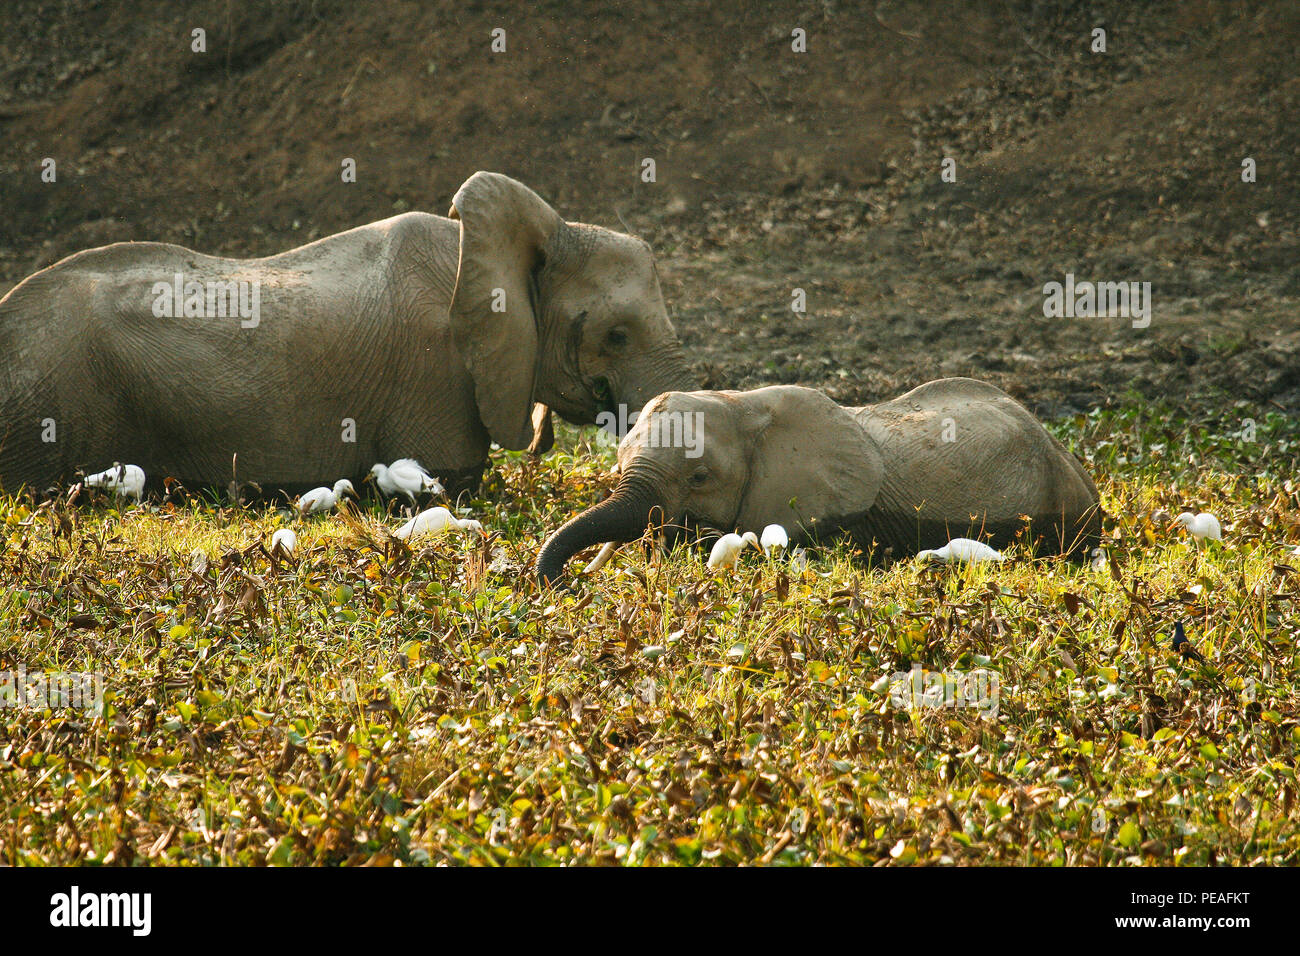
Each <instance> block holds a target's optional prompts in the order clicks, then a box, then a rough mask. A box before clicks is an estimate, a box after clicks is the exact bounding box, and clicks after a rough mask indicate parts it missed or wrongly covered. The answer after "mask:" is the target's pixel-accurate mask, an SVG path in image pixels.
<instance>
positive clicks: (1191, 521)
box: [1174, 511, 1223, 541]
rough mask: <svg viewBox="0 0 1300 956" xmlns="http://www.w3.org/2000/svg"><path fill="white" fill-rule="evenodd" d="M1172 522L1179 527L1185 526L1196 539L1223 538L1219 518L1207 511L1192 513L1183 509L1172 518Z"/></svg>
mask: <svg viewBox="0 0 1300 956" xmlns="http://www.w3.org/2000/svg"><path fill="white" fill-rule="evenodd" d="M1174 524H1175V525H1177V526H1178V527H1180V528H1186V529H1187V530H1188V531H1189V532H1190V533H1191V535H1192V537H1193V538H1195V539H1196V540H1197V541H1202V540H1204V539H1206V538H1209V539H1210V540H1211V541H1222V540H1223V531H1222V529H1221V528H1220V527H1219V519H1218V518H1216V517H1214V515H1212V514H1210V513H1209V512H1208V511H1202V512H1201V513H1200V514H1198V515H1194V514H1192V513H1191V512H1190V511H1184V512H1183V513H1182V514H1180V515H1179V516H1178V517H1177V518H1175V519H1174Z"/></svg>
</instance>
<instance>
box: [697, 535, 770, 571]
mask: <svg viewBox="0 0 1300 956" xmlns="http://www.w3.org/2000/svg"><path fill="white" fill-rule="evenodd" d="M746 545H753V546H754V547H755V548H758V549H759V550H760V551H761V550H762V548H761V547H760V546H759V543H758V536H757V535H756V534H754V532H752V531H746V532H745V533H744V534H736V533H735V532H734V531H733V532H731V533H730V534H724V535H723V536H722V537H721V538H719V539H718V540H717V542H716V543H715V544H714V545H713V550H712V551H710V552H709V567H711V568H734V567H735V566H736V562H737V561H738V560H740V552H741V551H743V550H745V546H746Z"/></svg>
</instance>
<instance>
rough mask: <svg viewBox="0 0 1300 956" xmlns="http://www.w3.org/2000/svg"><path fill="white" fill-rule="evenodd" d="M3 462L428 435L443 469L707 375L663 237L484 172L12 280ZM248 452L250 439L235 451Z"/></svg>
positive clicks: (350, 460)
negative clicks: (443, 212) (284, 245)
mask: <svg viewBox="0 0 1300 956" xmlns="http://www.w3.org/2000/svg"><path fill="white" fill-rule="evenodd" d="M0 355H2V356H4V359H3V366H0V486H3V488H4V489H5V490H7V491H10V492H12V491H15V490H17V488H18V487H19V486H22V485H26V486H28V487H29V488H33V489H35V488H43V487H45V486H46V485H47V484H52V483H56V482H58V481H60V480H64V479H67V478H69V477H71V476H72V475H73V474H74V473H75V472H76V471H77V470H80V469H84V468H87V467H90V466H102V464H103V463H104V462H109V461H129V462H132V463H134V464H137V465H139V466H141V467H143V468H144V470H145V472H146V473H147V474H148V475H150V476H151V479H153V478H156V479H157V480H161V479H162V478H163V477H165V476H172V477H174V478H176V479H178V480H180V481H182V482H183V483H184V484H186V485H188V486H190V487H216V486H220V487H224V486H225V484H226V483H227V482H228V481H229V480H230V479H231V477H232V467H233V468H236V469H237V476H238V479H239V480H241V481H248V482H255V483H257V485H259V486H260V487H261V488H262V489H267V490H269V489H274V488H277V487H278V488H280V489H283V490H284V491H287V492H289V493H296V492H299V491H302V490H306V489H307V488H309V487H311V486H313V485H318V484H320V483H321V482H322V481H331V482H332V481H334V480H335V479H337V478H340V477H347V478H349V479H351V480H353V481H360V480H361V479H362V478H363V477H364V476H365V475H366V474H367V472H368V471H369V469H370V468H371V466H372V465H374V463H375V462H386V461H392V460H393V459H396V458H415V459H418V460H419V461H420V462H421V463H422V464H423V465H424V466H425V467H426V468H427V469H428V470H429V471H430V472H431V473H432V474H434V475H437V476H439V477H441V478H442V479H443V483H444V484H445V485H446V486H447V490H448V492H449V493H451V494H454V493H455V492H456V491H457V490H459V489H463V488H467V487H473V486H474V485H476V484H477V482H478V480H479V478H480V476H481V473H482V469H483V465H484V462H485V459H486V457H487V454H488V451H489V448H490V445H491V444H492V443H496V444H497V445H499V446H501V447H502V448H507V449H522V448H531V449H532V450H533V451H535V452H538V453H540V452H542V451H545V450H546V449H547V448H549V447H550V444H551V440H552V432H551V413H552V412H555V413H558V414H559V415H560V416H561V417H562V418H564V419H566V420H568V421H570V422H572V423H575V424H597V423H598V418H599V417H601V416H602V415H606V414H617V412H618V411H619V410H620V408H621V409H622V411H623V420H625V419H626V417H627V410H628V409H630V410H632V411H633V412H635V411H636V410H637V409H640V408H641V406H642V405H644V403H645V402H646V401H647V400H649V399H650V398H652V397H654V396H655V395H658V394H659V393H661V392H664V391H667V390H671V389H690V388H695V387H697V385H698V382H697V380H696V379H695V378H694V375H693V373H692V371H691V368H690V365H689V364H688V362H687V360H686V355H685V352H684V351H683V350H682V348H681V346H680V344H679V342H678V340H677V336H676V333H675V331H674V329H673V326H672V324H671V322H670V321H669V319H668V313H667V310H666V308H665V306H664V299H663V295H662V293H661V291H660V287H659V279H658V273H657V271H656V268H655V262H654V257H653V254H652V253H651V250H650V247H649V246H648V245H647V244H646V243H645V242H644V241H642V240H641V239H638V238H635V237H632V236H628V235H624V234H622V233H618V232H613V231H610V230H608V229H604V228H601V227H598V226H592V225H585V224H582V223H571V222H565V221H564V220H562V219H561V218H560V216H559V214H557V213H556V212H555V210H554V209H552V208H551V206H550V205H548V204H547V203H546V202H545V201H544V200H542V199H541V197H539V196H538V195H537V194H536V193H534V192H533V191H532V190H531V189H529V188H528V187H526V186H524V185H523V184H521V183H519V182H517V181H515V180H514V179H511V178H509V177H508V176H505V175H502V174H499V173H493V172H482V171H480V172H476V173H474V175H472V176H471V177H470V178H469V179H467V180H466V181H465V182H464V183H463V184H462V185H461V187H460V189H459V190H457V192H456V194H455V197H454V199H453V201H452V206H451V210H450V212H449V213H448V216H447V217H445V218H444V217H442V216H436V215H431V214H428V213H423V212H407V213H403V214H401V215H398V216H394V217H392V218H389V219H384V220H382V221H379V222H374V223H371V224H369V225H364V226H359V227H357V228H354V229H351V230H349V231H347V232H342V233H339V234H337V235H332V236H329V237H326V238H323V239H320V240H318V241H316V242H312V243H310V244H308V245H305V246H301V247H299V248H296V249H292V250H290V251H288V252H284V253H281V254H279V255H273V256H269V257H267V258H261V259H226V258H217V257H214V256H208V255H202V254H200V253H197V252H192V251H190V250H188V249H184V248H181V247H180V246H175V245H168V244H163V243H154V242H122V243H115V244H113V245H109V246H103V247H100V248H96V249H90V250H87V251H84V252H80V253H77V254H75V255H72V256H69V257H68V258H66V259H63V260H61V261H59V262H57V263H55V264H54V265H52V266H50V267H49V268H46V269H44V270H42V271H40V272H37V273H35V274H34V275H32V276H30V277H28V278H27V279H26V280H24V281H23V282H21V283H20V284H19V285H17V286H15V287H14V288H13V289H12V290H11V291H10V292H9V294H8V295H6V296H5V297H4V298H3V299H0ZM234 456H238V457H237V459H236V458H235V457H234Z"/></svg>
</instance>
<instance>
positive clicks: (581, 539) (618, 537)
mask: <svg viewBox="0 0 1300 956" xmlns="http://www.w3.org/2000/svg"><path fill="white" fill-rule="evenodd" d="M656 504H657V497H656V496H655V495H654V493H653V492H652V491H651V489H650V487H649V485H647V484H645V483H642V482H639V481H637V480H635V479H627V478H625V479H624V480H623V481H621V482H619V484H618V487H617V488H615V489H614V492H613V494H611V495H610V496H609V497H608V498H606V499H605V500H604V501H602V502H600V503H599V504H595V505H592V506H591V507H590V508H588V509H587V510H586V511H584V512H583V513H582V514H580V515H577V516H576V517H574V518H571V519H570V520H569V521H567V522H566V523H565V524H564V525H563V526H562V527H561V528H560V529H559V530H558V531H556V532H555V533H554V534H553V535H551V536H550V538H548V539H547V541H546V544H544V545H543V546H542V550H541V552H540V553H539V554H538V555H537V581H538V583H539V584H541V585H542V586H543V587H549V586H551V585H552V584H554V583H555V581H556V579H557V578H559V576H560V575H561V574H563V573H564V566H565V565H566V564H567V563H568V562H569V559H570V558H572V557H573V556H574V555H575V554H577V553H578V552H579V551H581V550H583V549H584V548H589V547H591V546H592V545H594V544H604V543H605V542H607V541H619V542H622V541H631V540H632V539H633V538H636V537H637V536H639V535H640V534H641V532H643V531H644V530H645V528H646V526H647V525H648V524H649V523H650V513H651V511H652V510H653V509H654V507H655V505H656Z"/></svg>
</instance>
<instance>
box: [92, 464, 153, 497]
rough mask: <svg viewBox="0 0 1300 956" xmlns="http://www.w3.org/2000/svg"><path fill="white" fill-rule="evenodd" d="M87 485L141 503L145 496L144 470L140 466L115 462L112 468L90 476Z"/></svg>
mask: <svg viewBox="0 0 1300 956" xmlns="http://www.w3.org/2000/svg"><path fill="white" fill-rule="evenodd" d="M86 484H87V485H90V486H91V487H92V488H105V489H107V490H109V491H111V492H113V493H114V494H115V495H117V496H118V497H119V498H125V497H131V498H134V499H135V500H136V501H139V500H140V499H141V497H143V496H144V469H143V468H141V467H140V466H139V465H123V464H121V463H118V462H114V463H113V467H112V468H108V469H106V470H104V471H101V472H99V473H98V474H95V475H88V476H87V477H86Z"/></svg>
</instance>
